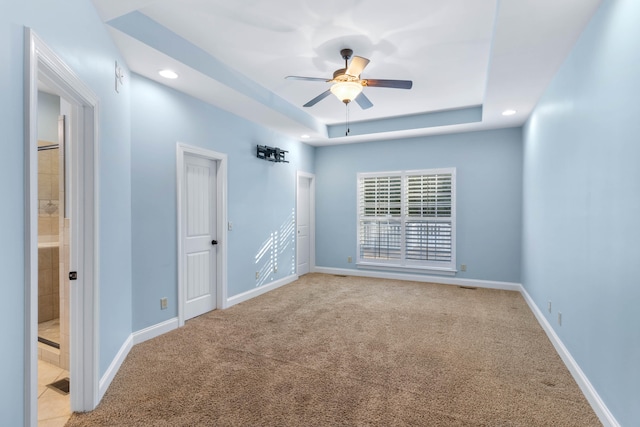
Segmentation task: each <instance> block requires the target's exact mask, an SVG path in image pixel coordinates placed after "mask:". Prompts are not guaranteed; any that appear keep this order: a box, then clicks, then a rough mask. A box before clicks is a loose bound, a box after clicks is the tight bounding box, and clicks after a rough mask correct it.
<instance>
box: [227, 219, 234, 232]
mask: <svg viewBox="0 0 640 427" xmlns="http://www.w3.org/2000/svg"><path fill="white" fill-rule="evenodd" d="M227 228H228V229H229V231H231V230H233V223H232V222H231V221H229V224H228V227H227Z"/></svg>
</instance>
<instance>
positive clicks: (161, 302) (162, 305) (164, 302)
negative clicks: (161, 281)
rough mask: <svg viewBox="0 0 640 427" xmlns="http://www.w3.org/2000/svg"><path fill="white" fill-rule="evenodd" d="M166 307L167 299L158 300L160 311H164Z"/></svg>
mask: <svg viewBox="0 0 640 427" xmlns="http://www.w3.org/2000/svg"><path fill="white" fill-rule="evenodd" d="M168 305H169V302H168V301H167V298H160V310H166V309H167V306H168Z"/></svg>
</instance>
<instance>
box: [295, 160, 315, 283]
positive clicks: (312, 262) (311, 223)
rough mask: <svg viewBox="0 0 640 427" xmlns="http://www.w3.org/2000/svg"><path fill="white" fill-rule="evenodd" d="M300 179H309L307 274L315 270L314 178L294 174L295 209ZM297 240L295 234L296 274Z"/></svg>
mask: <svg viewBox="0 0 640 427" xmlns="http://www.w3.org/2000/svg"><path fill="white" fill-rule="evenodd" d="M300 178H307V179H309V272H310V273H313V272H314V271H315V270H316V176H315V175H314V174H312V173H308V172H301V171H297V173H296V208H297V206H298V194H299V193H298V192H299V191H300ZM297 226H298V211H297V209H296V228H297ZM297 270H298V239H297V234H296V274H298V271H297Z"/></svg>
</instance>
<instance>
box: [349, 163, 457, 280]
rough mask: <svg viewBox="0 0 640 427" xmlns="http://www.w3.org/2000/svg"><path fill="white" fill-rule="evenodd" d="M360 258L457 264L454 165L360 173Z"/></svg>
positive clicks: (376, 261) (442, 266)
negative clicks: (417, 169) (437, 167)
mask: <svg viewBox="0 0 640 427" xmlns="http://www.w3.org/2000/svg"><path fill="white" fill-rule="evenodd" d="M358 262H359V263H360V264H364V265H367V264H369V265H384V266H392V267H407V268H433V269H442V270H453V269H454V268H455V169H453V168H451V169H434V170H422V171H411V172H386V173H375V174H359V175H358Z"/></svg>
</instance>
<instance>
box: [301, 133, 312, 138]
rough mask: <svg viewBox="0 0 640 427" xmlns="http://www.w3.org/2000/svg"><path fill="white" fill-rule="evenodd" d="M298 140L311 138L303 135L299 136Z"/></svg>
mask: <svg viewBox="0 0 640 427" xmlns="http://www.w3.org/2000/svg"><path fill="white" fill-rule="evenodd" d="M300 138H302V139H309V138H311V137H310V136H309V135H307V134H306V133H305V134H304V135H300Z"/></svg>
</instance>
